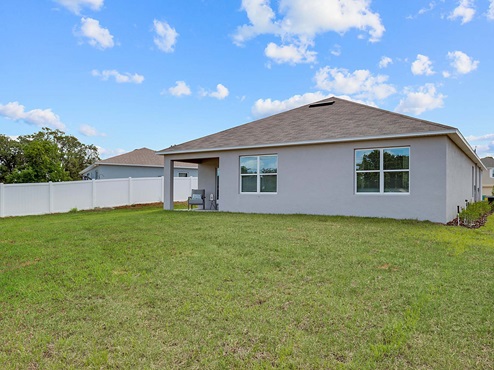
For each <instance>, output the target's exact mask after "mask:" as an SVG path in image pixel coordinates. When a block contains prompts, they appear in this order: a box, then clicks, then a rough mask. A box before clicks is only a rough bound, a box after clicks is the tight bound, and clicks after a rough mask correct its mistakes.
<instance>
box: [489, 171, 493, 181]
mask: <svg viewBox="0 0 494 370" xmlns="http://www.w3.org/2000/svg"><path fill="white" fill-rule="evenodd" d="M489 172H490V178H491V179H494V168H491V169H490V171H489Z"/></svg>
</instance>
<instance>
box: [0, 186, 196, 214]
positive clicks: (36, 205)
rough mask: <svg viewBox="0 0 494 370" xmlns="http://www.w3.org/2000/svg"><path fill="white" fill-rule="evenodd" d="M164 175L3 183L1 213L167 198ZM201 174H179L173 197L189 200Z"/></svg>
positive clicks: (52, 211)
mask: <svg viewBox="0 0 494 370" xmlns="http://www.w3.org/2000/svg"><path fill="white" fill-rule="evenodd" d="M163 185H164V180H163V177H146V178H128V179H108V180H88V181H68V182H48V183H39V184H0V217H7V216H26V215H41V214H46V213H62V212H68V211H70V210H71V209H74V208H77V209H78V210H84V209H93V208H103V207H118V206H127V205H132V204H146V203H157V202H162V201H163ZM192 189H197V177H175V178H174V192H173V199H174V200H175V201H185V200H187V197H188V196H190V193H191V190H192Z"/></svg>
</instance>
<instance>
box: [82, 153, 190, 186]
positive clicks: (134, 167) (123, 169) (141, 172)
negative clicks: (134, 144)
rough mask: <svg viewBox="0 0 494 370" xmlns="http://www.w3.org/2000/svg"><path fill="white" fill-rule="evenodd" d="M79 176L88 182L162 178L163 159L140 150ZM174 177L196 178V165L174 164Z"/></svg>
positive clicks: (120, 156)
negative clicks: (128, 178) (93, 180)
mask: <svg viewBox="0 0 494 370" xmlns="http://www.w3.org/2000/svg"><path fill="white" fill-rule="evenodd" d="M79 174H80V175H81V176H82V177H83V179H88V180H90V179H96V180H98V179H117V178H127V177H134V178H135V177H157V176H163V158H162V157H161V156H158V155H156V151H154V150H151V149H148V148H141V149H136V150H134V151H132V152H129V153H125V154H121V155H117V156H115V157H111V158H107V159H104V160H101V161H98V162H96V163H94V164H92V165H90V166H89V167H87V168H85V169H84V170H82V171H81V172H80V173H79ZM174 176H175V177H197V164H193V163H181V162H176V163H175V168H174Z"/></svg>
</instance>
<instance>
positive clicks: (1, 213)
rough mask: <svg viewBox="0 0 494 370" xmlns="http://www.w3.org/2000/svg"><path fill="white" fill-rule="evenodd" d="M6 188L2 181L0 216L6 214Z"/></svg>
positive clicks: (0, 184) (0, 186)
mask: <svg viewBox="0 0 494 370" xmlns="http://www.w3.org/2000/svg"><path fill="white" fill-rule="evenodd" d="M4 203H5V188H4V185H3V184H2V183H0V217H3V216H4V215H5V205H4Z"/></svg>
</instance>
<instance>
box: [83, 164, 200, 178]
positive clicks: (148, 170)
mask: <svg viewBox="0 0 494 370" xmlns="http://www.w3.org/2000/svg"><path fill="white" fill-rule="evenodd" d="M179 172H185V173H187V174H188V176H189V177H197V170H196V169H188V168H187V169H181V168H175V169H174V176H175V177H178V174H179ZM87 174H88V175H89V176H90V178H91V179H103V180H104V179H121V178H128V177H134V178H136V177H159V176H163V167H144V166H112V165H99V166H97V167H96V168H94V169H92V170H91V171H89V172H88V173H87Z"/></svg>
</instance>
